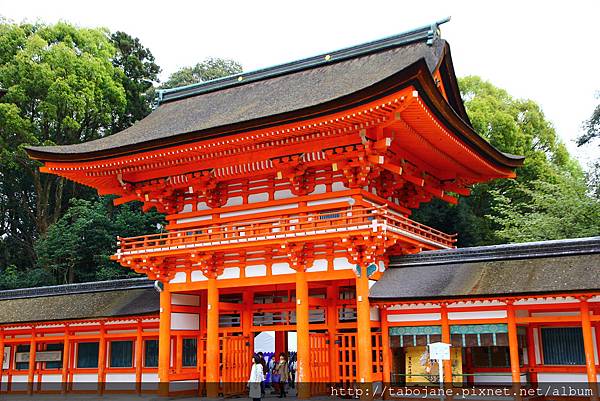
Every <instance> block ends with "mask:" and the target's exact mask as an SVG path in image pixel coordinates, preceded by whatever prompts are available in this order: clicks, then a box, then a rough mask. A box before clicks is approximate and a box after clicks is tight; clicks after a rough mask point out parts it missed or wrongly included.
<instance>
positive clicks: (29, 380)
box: [3, 329, 37, 395]
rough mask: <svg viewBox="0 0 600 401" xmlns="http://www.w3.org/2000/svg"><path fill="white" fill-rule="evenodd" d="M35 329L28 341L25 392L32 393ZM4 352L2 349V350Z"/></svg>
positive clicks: (35, 345) (35, 344)
mask: <svg viewBox="0 0 600 401" xmlns="http://www.w3.org/2000/svg"><path fill="white" fill-rule="evenodd" d="M35 336H36V332H35V329H34V330H33V331H32V333H31V341H30V342H29V370H28V372H27V394H29V395H31V394H33V380H34V373H35V354H36V347H37V343H36V342H35ZM3 352H4V350H3Z"/></svg>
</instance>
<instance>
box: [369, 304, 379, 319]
mask: <svg viewBox="0 0 600 401" xmlns="http://www.w3.org/2000/svg"><path fill="white" fill-rule="evenodd" d="M369 312H370V316H371V321H372V322H378V321H379V308H377V307H375V306H371V310H370V311H369Z"/></svg>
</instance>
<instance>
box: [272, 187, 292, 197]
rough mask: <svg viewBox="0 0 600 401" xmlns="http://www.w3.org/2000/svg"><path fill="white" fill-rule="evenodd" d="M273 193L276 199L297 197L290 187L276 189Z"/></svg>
mask: <svg viewBox="0 0 600 401" xmlns="http://www.w3.org/2000/svg"><path fill="white" fill-rule="evenodd" d="M273 195H274V196H273V198H275V200H280V199H290V198H294V197H295V196H294V194H293V193H292V191H291V190H289V189H281V190H279V191H275V193H274V194H273Z"/></svg>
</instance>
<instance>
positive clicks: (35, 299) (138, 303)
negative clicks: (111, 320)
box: [0, 279, 159, 324]
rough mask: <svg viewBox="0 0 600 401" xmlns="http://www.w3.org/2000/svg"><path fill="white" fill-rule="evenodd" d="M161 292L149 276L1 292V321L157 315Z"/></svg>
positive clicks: (23, 321)
mask: <svg viewBox="0 0 600 401" xmlns="http://www.w3.org/2000/svg"><path fill="white" fill-rule="evenodd" d="M158 311H159V294H158V292H156V290H154V288H153V283H152V282H151V281H148V280H146V279H130V280H118V281H103V282H96V283H83V284H69V285H59V286H54V287H41V288H26V289H19V290H10V291H2V292H0V324H6V323H25V322H44V321H54V320H76V319H93V318H104V317H119V316H132V315H146V314H154V313H158Z"/></svg>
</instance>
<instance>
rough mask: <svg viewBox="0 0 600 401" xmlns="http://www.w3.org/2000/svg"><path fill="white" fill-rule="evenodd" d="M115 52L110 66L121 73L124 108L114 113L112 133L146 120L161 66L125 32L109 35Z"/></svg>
mask: <svg viewBox="0 0 600 401" xmlns="http://www.w3.org/2000/svg"><path fill="white" fill-rule="evenodd" d="M110 39H111V41H112V44H113V45H114V46H115V48H116V50H117V52H116V54H115V56H114V58H113V65H114V66H115V67H117V68H119V69H121V70H122V71H123V75H122V81H121V84H122V85H123V87H124V88H125V96H126V100H127V103H126V106H125V109H124V110H123V111H122V112H121V113H118V112H117V110H115V116H114V117H113V125H112V132H113V133H114V132H119V131H122V130H124V129H125V128H127V127H129V126H130V125H132V124H133V123H134V122H136V121H137V120H141V119H142V118H144V117H146V116H147V115H148V114H149V113H150V111H151V109H152V107H151V106H152V102H153V98H152V96H153V91H151V89H152V88H153V86H152V85H153V83H154V82H158V73H159V72H160V67H159V66H158V65H157V64H156V63H155V62H154V56H153V55H152V52H150V50H149V49H148V48H146V47H144V46H143V45H142V44H141V42H140V40H139V39H138V38H133V37H132V36H130V35H128V34H127V33H125V32H121V31H118V32H115V33H113V34H112V35H110Z"/></svg>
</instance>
